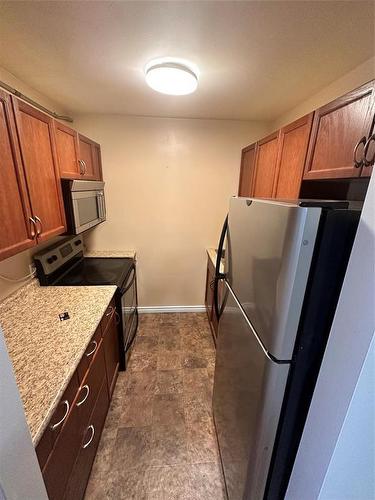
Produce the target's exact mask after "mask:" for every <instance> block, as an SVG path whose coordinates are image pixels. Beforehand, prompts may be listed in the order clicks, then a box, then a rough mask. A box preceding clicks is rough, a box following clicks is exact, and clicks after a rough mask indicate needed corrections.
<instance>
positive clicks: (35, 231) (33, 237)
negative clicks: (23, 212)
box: [29, 217, 37, 240]
mask: <svg viewBox="0 0 375 500" xmlns="http://www.w3.org/2000/svg"><path fill="white" fill-rule="evenodd" d="M29 221H30V222H31V224H32V228H33V229H32V231H31V238H32V239H33V240H34V239H35V236H36V235H37V228H36V222H35V219H33V218H32V217H29Z"/></svg>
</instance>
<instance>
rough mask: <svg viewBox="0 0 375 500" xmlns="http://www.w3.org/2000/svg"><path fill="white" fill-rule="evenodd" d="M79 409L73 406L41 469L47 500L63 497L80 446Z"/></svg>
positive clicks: (56, 499)
mask: <svg viewBox="0 0 375 500" xmlns="http://www.w3.org/2000/svg"><path fill="white" fill-rule="evenodd" d="M80 429H81V426H80V420H79V408H78V407H77V406H76V405H73V408H72V411H71V412H70V414H69V417H68V420H67V421H66V423H65V425H64V427H63V429H62V430H61V433H60V435H59V438H58V439H57V441H56V444H55V447H54V448H53V451H52V453H51V455H50V457H49V459H48V462H47V464H46V466H45V467H44V469H43V479H44V483H45V485H46V489H47V493H48V498H49V500H58V499H62V498H63V497H64V492H65V489H66V487H67V484H68V480H69V477H70V474H71V472H72V469H73V465H74V463H75V461H76V459H77V455H78V452H79V447H80V444H81V434H80Z"/></svg>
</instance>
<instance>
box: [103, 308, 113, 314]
mask: <svg viewBox="0 0 375 500" xmlns="http://www.w3.org/2000/svg"><path fill="white" fill-rule="evenodd" d="M112 313H113V306H109V307H108V311H107V312H106V313H105V315H106V316H110V315H111V314H112Z"/></svg>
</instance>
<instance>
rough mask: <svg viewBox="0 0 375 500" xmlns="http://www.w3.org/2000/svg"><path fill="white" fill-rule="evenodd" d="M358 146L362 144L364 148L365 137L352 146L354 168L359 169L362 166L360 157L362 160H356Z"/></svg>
mask: <svg viewBox="0 0 375 500" xmlns="http://www.w3.org/2000/svg"><path fill="white" fill-rule="evenodd" d="M360 144H363V146H364V147H365V146H366V137H365V136H363V137H362V138H361V139H359V141H358V142H357V144H356V145H355V146H354V151H353V163H354V166H355V168H361V167H362V165H363V162H364V158H363V155H362V158H360V159H359V160H357V150H358V148H359V146H360Z"/></svg>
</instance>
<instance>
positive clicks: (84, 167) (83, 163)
mask: <svg viewBox="0 0 375 500" xmlns="http://www.w3.org/2000/svg"><path fill="white" fill-rule="evenodd" d="M81 161H82V165H83V175H85V174H86V162H85V160H81Z"/></svg>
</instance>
